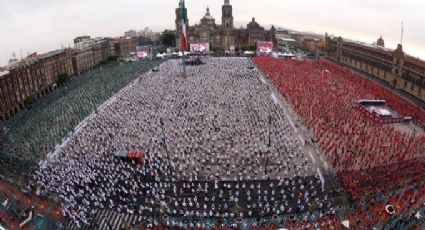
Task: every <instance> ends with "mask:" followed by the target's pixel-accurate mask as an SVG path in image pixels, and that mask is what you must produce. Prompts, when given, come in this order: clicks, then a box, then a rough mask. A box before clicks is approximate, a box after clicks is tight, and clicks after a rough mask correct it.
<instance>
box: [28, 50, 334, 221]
mask: <svg viewBox="0 0 425 230" xmlns="http://www.w3.org/2000/svg"><path fill="white" fill-rule="evenodd" d="M248 65H249V62H248V61H247V59H242V58H212V59H208V60H207V61H206V63H205V64H204V65H202V66H188V68H187V73H188V78H185V79H183V78H179V77H178V76H176V75H177V74H176V73H179V70H180V65H179V63H178V61H176V60H171V61H168V62H166V63H164V64H163V65H162V66H161V67H160V71H159V72H150V73H147V74H145V75H143V76H141V78H140V79H139V80H138V81H137V83H135V84H131V85H129V86H127V87H126V88H124V89H123V90H121V91H120V92H119V93H118V94H117V95H115V96H114V97H113V99H111V101H109V102H107V103H105V104H104V105H103V106H102V107H100V108H98V109H97V113H96V115H95V116H92V117H90V118H89V119H88V120H87V122H86V123H85V124H84V125H83V126H82V127H81V128H80V129H79V130H78V131H76V132H74V134H73V136H72V137H71V138H70V139H69V140H68V141H67V142H66V143H64V144H63V145H62V146H61V147H60V148H59V151H58V155H57V156H56V157H54V158H52V159H50V160H49V161H48V163H47V164H46V166H45V167H42V168H40V170H38V171H37V173H35V174H34V176H33V180H34V183H35V184H36V185H39V186H41V185H43V186H44V187H45V189H44V190H45V191H53V192H55V193H58V194H60V196H61V197H62V199H63V203H64V205H63V209H64V210H65V212H64V213H65V215H66V216H68V217H71V218H73V219H79V220H80V222H81V223H84V222H87V221H88V219H89V215H88V213H89V210H90V209H92V208H107V209H112V210H118V211H119V212H121V213H128V214H135V213H137V214H138V215H141V216H148V217H151V216H154V214H155V213H156V212H158V208H159V207H160V206H161V205H160V204H161V203H162V204H164V203H166V205H167V208H166V213H167V215H170V216H176V217H193V216H195V215H196V211H199V213H202V215H203V216H209V217H220V216H224V215H228V216H231V215H234V213H233V211H232V208H234V207H235V205H237V204H239V205H240V206H241V209H243V210H247V212H246V213H247V214H248V216H249V217H252V216H254V215H262V216H271V215H273V214H274V213H275V212H276V211H275V210H276V209H277V207H278V206H276V207H274V206H275V204H274V203H275V201H279V202H282V200H281V198H280V197H281V195H282V194H283V195H284V197H285V198H284V202H283V203H281V204H282V205H280V206H279V208H280V210H281V212H284V213H293V212H295V211H296V210H297V206H299V207H300V208H298V209H302V210H305V209H306V208H307V205H308V203H309V198H308V196H299V197H297V198H298V200H297V203H296V204H292V202H288V201H287V200H286V197H288V196H290V197H291V198H292V199H295V194H298V193H299V192H300V191H301V190H302V191H303V193H304V192H305V191H309V194H310V193H314V192H316V193H317V196H316V197H323V196H324V195H325V194H326V192H322V191H317V187H316V186H313V185H312V186H310V187H308V186H305V184H306V183H307V182H306V181H308V180H309V179H311V178H314V175H315V169H316V168H315V167H314V164H313V162H312V161H311V160H310V158H309V157H308V156H307V152H306V151H305V150H304V148H303V146H302V145H301V143H300V142H299V140H298V139H297V138H296V137H294V135H293V134H294V132H295V131H294V129H293V128H291V125H290V124H289V121H288V118H287V117H285V115H284V114H285V113H284V110H283V109H282V108H281V107H280V106H278V105H276V104H275V103H274V101H273V100H272V99H271V97H270V92H269V91H268V90H267V89H266V87H265V85H264V84H263V83H262V82H261V80H259V78H260V73H259V72H257V71H252V70H249V69H247V68H246V66H248ZM270 117H271V120H272V121H273V122H272V123H271V124H270V122H269V119H270ZM269 136H270V141H269ZM123 150H125V151H131V150H139V151H141V152H143V153H145V160H144V164H138V163H136V162H132V161H125V160H121V159H117V158H115V157H114V153H115V152H117V151H123ZM267 162H268V163H267ZM282 162H283V166H282ZM299 165H302V166H304V167H298V166H299ZM266 169H267V170H266ZM283 169H284V170H285V171H287V173H285V174H284V175H283V174H282V170H283ZM301 175H304V176H305V175H307V176H305V177H302V176H301ZM252 178H254V180H253V179H252ZM288 178H289V179H288ZM283 181H284V182H283ZM241 188H243V190H242V189H241ZM245 190H246V193H247V194H248V195H246V194H245V192H244V191H245ZM168 198H169V199H170V200H171V202H167V199H168ZM247 200H249V201H250V202H246V201H247ZM248 205H249V208H248ZM257 208H259V209H261V210H256V209H257ZM75 210H78V212H77V211H75ZM79 213H81V214H79Z"/></svg>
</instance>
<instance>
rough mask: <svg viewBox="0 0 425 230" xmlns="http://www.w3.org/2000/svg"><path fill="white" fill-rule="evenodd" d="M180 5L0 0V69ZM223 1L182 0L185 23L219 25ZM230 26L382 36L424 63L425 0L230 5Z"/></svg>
mask: <svg viewBox="0 0 425 230" xmlns="http://www.w3.org/2000/svg"><path fill="white" fill-rule="evenodd" d="M178 1H179V0H150V1H147V0H0V34H1V35H2V36H0V65H4V64H6V63H7V61H8V60H9V59H10V57H11V56H12V53H16V56H17V57H20V53H21V50H22V53H23V56H26V54H27V53H32V52H39V53H44V52H47V51H50V50H54V49H58V48H60V47H61V46H62V45H63V46H66V47H68V46H71V47H72V44H73V38H74V37H76V36H80V35H90V36H92V37H102V36H110V37H115V36H121V35H123V34H124V31H127V30H129V29H136V30H140V29H143V28H144V27H146V26H148V27H150V28H153V29H154V31H160V30H163V29H166V28H169V29H174V27H175V26H174V20H175V8H176V7H177V6H178ZM223 2H224V0H186V7H187V8H188V18H189V23H190V24H192V25H193V24H194V23H199V20H200V19H201V17H202V16H203V15H204V14H205V9H206V7H207V6H209V8H210V11H211V15H212V16H213V17H214V18H215V19H216V23H220V21H221V5H222V4H223ZM230 3H231V4H232V5H233V17H234V20H235V22H249V21H251V18H252V17H255V18H256V21H257V22H259V23H260V24H273V25H275V26H281V27H286V28H289V29H294V30H298V31H310V32H316V33H321V34H324V33H325V32H328V33H329V34H334V35H337V36H342V37H345V38H350V39H353V40H359V41H363V42H368V43H372V42H374V41H376V39H377V38H378V37H379V36H380V35H382V37H383V38H384V40H385V46H386V47H388V48H392V49H394V48H395V47H396V45H397V44H398V43H400V37H401V36H400V35H401V22H402V21H403V22H404V38H403V48H404V50H405V52H406V53H408V54H410V55H412V56H416V57H420V58H422V59H425V26H424V25H423V23H424V22H425V13H424V10H425V1H424V0H404V1H402V0H314V1H312V0H296V1H286V0H261V1H260V0H230Z"/></svg>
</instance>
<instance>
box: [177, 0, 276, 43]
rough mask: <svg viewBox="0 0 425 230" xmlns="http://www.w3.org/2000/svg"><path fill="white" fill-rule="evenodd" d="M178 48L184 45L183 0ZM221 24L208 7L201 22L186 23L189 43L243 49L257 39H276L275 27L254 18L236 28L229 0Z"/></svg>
mask: <svg viewBox="0 0 425 230" xmlns="http://www.w3.org/2000/svg"><path fill="white" fill-rule="evenodd" d="M175 12H176V20H175V25H176V33H177V34H176V46H177V47H176V48H178V49H180V48H181V47H182V39H181V37H182V2H181V1H180V3H179V7H178V8H177V9H176V11H175ZM221 12H222V17H221V24H216V22H215V19H214V17H212V16H211V14H210V10H209V8H207V10H206V13H205V16H204V17H203V18H202V19H201V21H200V23H199V24H195V25H194V26H189V20H188V22H187V24H186V26H187V27H186V34H187V39H188V43H209V44H210V47H211V48H212V49H214V50H222V51H228V50H230V47H231V46H234V47H235V49H241V48H242V47H243V46H253V45H255V44H256V43H257V41H273V42H276V40H275V36H274V34H275V28H274V27H273V26H272V28H271V29H270V30H266V29H264V27H261V26H260V25H259V24H258V23H257V22H256V21H255V18H252V21H251V22H250V23H248V25H247V28H240V29H235V27H234V19H233V7H232V5H231V4H230V1H229V0H225V1H224V4H223V6H222V9H221Z"/></svg>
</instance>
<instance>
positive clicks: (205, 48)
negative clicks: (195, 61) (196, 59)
mask: <svg viewBox="0 0 425 230" xmlns="http://www.w3.org/2000/svg"><path fill="white" fill-rule="evenodd" d="M190 52H192V53H208V52H210V44H209V43H207V42H206V43H194V44H190Z"/></svg>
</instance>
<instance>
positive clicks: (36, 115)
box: [0, 61, 160, 175]
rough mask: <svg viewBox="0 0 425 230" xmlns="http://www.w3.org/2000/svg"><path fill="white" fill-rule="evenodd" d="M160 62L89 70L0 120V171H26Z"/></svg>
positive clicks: (20, 173)
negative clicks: (26, 107)
mask: <svg viewBox="0 0 425 230" xmlns="http://www.w3.org/2000/svg"><path fill="white" fill-rule="evenodd" d="M158 64H160V61H143V62H135V63H129V64H125V65H120V66H116V67H110V68H103V69H95V70H91V71H89V72H87V73H85V74H83V75H81V76H78V77H77V78H76V79H74V80H72V81H70V82H67V83H65V84H64V85H62V86H61V87H60V88H58V89H56V90H55V91H53V92H52V93H50V94H48V95H46V96H44V97H43V98H41V99H39V100H38V101H37V102H35V103H34V104H33V105H31V106H30V107H29V108H28V109H26V110H24V111H22V112H20V113H19V114H16V115H15V116H14V117H12V118H11V119H10V120H8V121H6V122H1V123H0V164H1V166H2V167H1V168H0V174H15V175H16V174H18V175H22V174H26V173H28V172H29V171H31V169H32V168H33V167H34V166H35V165H36V164H37V163H38V161H39V160H40V159H43V158H44V157H45V156H46V154H47V153H48V152H50V151H52V150H53V149H54V147H55V145H56V144H59V143H61V142H62V139H63V138H64V137H66V136H67V135H68V134H69V133H70V132H71V131H72V130H73V128H74V127H76V126H77V125H78V124H79V123H80V122H81V121H82V120H83V119H84V118H85V117H87V116H88V115H90V114H91V113H92V112H94V111H95V109H96V108H97V107H99V106H100V105H101V104H102V103H104V102H105V101H106V100H108V99H109V98H110V97H112V96H113V95H114V94H116V93H117V92H118V91H119V90H121V89H122V88H124V87H125V86H126V85H128V84H129V83H130V82H132V81H133V80H135V79H137V78H138V77H139V76H140V75H141V74H142V73H145V72H147V71H149V70H151V69H152V68H153V67H154V66H156V65H158Z"/></svg>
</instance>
